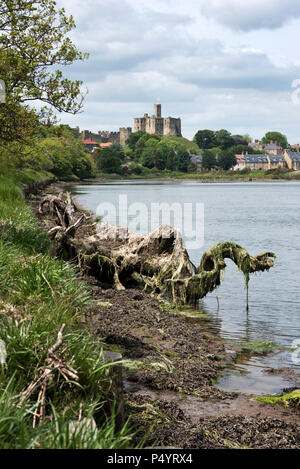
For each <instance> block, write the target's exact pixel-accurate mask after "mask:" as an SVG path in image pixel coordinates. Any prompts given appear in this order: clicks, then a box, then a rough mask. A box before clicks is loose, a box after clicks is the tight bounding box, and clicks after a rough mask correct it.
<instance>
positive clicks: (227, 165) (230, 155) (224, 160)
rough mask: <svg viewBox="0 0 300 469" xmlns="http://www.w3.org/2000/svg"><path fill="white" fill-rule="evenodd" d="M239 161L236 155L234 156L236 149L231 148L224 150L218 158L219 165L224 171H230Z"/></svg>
mask: <svg viewBox="0 0 300 469" xmlns="http://www.w3.org/2000/svg"><path fill="white" fill-rule="evenodd" d="M236 163H237V160H236V157H235V156H234V151H233V150H232V149H231V148H230V149H229V150H224V151H222V152H221V154H220V155H219V156H218V158H217V166H218V167H219V168H221V169H223V170H224V171H228V170H229V169H231V168H232V167H233V166H235V165H236Z"/></svg>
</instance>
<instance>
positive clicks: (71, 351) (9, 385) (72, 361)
mask: <svg viewBox="0 0 300 469" xmlns="http://www.w3.org/2000/svg"><path fill="white" fill-rule="evenodd" d="M49 247H50V242H49V239H48V238H47V236H46V234H45V233H44V232H43V231H42V230H41V229H40V228H39V227H38V224H37V222H36V220H35V218H34V216H33V214H32V212H31V210H30V209H29V207H28V206H26V204H25V201H24V197H23V194H22V191H21V189H20V186H19V185H17V184H16V183H15V182H14V181H13V179H8V178H5V180H4V179H3V177H0V339H1V340H2V341H3V342H4V344H5V348H6V354H7V359H6V363H5V365H0V448H112V449H116V448H128V447H130V445H131V440H132V437H133V435H132V430H131V429H130V427H129V425H128V423H127V424H126V425H125V426H124V427H123V428H122V429H121V430H116V425H115V419H116V416H115V415H114V414H112V415H110V416H108V417H107V410H105V412H104V408H106V409H107V408H110V409H113V408H114V396H113V395H112V394H111V374H110V368H109V365H108V366H107V365H105V366H104V365H103V363H104V361H103V350H102V344H101V343H100V342H99V341H98V340H97V339H96V338H94V337H93V336H91V335H90V334H89V332H88V331H87V329H85V328H83V326H82V322H83V317H84V312H85V310H86V308H88V305H89V301H90V295H89V292H88V290H87V287H86V286H85V285H83V284H82V283H80V282H79V281H78V279H77V271H76V268H75V267H74V266H71V265H69V264H67V263H65V262H63V261H61V260H59V259H54V258H52V257H51V256H50V255H49ZM62 324H66V327H65V330H64V334H63V344H62V346H61V348H60V349H59V350H58V352H57V355H58V356H59V359H60V360H62V361H63V362H64V363H67V364H68V365H69V366H71V367H72V368H73V369H74V370H76V372H77V374H78V377H79V380H78V382H75V381H72V380H70V381H69V382H68V381H67V380H66V379H64V377H63V376H62V375H61V374H59V373H56V374H54V375H53V378H52V379H51V380H50V381H49V383H48V386H47V395H46V406H45V409H46V416H45V419H44V420H43V422H42V423H41V424H40V425H37V426H36V427H35V428H33V413H34V412H35V411H36V408H37V398H38V390H36V391H35V392H33V393H32V394H31V395H30V396H29V397H28V398H27V399H26V400H25V402H24V403H22V405H20V402H21V400H20V397H21V394H22V393H23V392H24V391H25V390H26V389H27V387H28V385H29V384H30V383H31V382H32V381H34V380H35V379H36V378H37V377H38V376H40V374H41V372H42V371H43V370H45V360H46V359H47V357H48V351H49V348H50V347H51V346H53V344H54V343H55V342H56V339H57V333H58V331H59V330H60V328H61V326H62ZM108 403H109V405H108ZM95 412H96V413H97V428H96V429H95V431H90V430H89V429H88V430H87V429H86V428H84V427H83V426H82V425H79V426H78V429H77V430H76V431H75V432H74V431H70V428H72V425H74V421H75V422H77V421H79V420H80V419H81V418H82V419H83V421H84V419H92V418H93V416H94V414H95ZM72 422H73V423H72Z"/></svg>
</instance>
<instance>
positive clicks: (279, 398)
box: [255, 389, 300, 408]
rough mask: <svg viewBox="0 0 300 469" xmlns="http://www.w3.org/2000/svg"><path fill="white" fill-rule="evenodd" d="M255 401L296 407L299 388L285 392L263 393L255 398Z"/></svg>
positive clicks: (299, 395) (298, 402)
mask: <svg viewBox="0 0 300 469" xmlns="http://www.w3.org/2000/svg"><path fill="white" fill-rule="evenodd" d="M255 400H256V401H259V402H264V403H265V404H279V405H283V406H285V407H290V406H291V407H298V408H299V406H300V390H299V389H296V390H294V391H291V392H289V393H287V394H276V395H274V394H273V395H269V394H267V395H265V396H259V397H256V398H255Z"/></svg>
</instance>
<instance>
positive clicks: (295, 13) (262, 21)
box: [201, 0, 300, 31]
mask: <svg viewBox="0 0 300 469" xmlns="http://www.w3.org/2000/svg"><path fill="white" fill-rule="evenodd" d="M201 12H202V13H203V14H204V15H206V16H207V17H208V18H212V19H214V20H216V21H217V22H219V23H221V24H223V25H224V26H228V27H229V28H232V29H234V30H242V31H251V30H256V29H276V28H280V27H281V26H283V25H284V24H285V23H286V22H287V21H289V20H291V19H293V18H299V17H300V2H299V0H246V1H241V0H210V1H206V0H205V2H204V1H203V2H202V4H201Z"/></svg>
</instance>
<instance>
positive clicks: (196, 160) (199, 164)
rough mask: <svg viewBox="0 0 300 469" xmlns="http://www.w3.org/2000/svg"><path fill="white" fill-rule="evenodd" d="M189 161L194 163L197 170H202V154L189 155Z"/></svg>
mask: <svg viewBox="0 0 300 469" xmlns="http://www.w3.org/2000/svg"><path fill="white" fill-rule="evenodd" d="M191 162H192V163H194V164H195V166H196V169H197V171H201V170H202V155H191Z"/></svg>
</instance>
